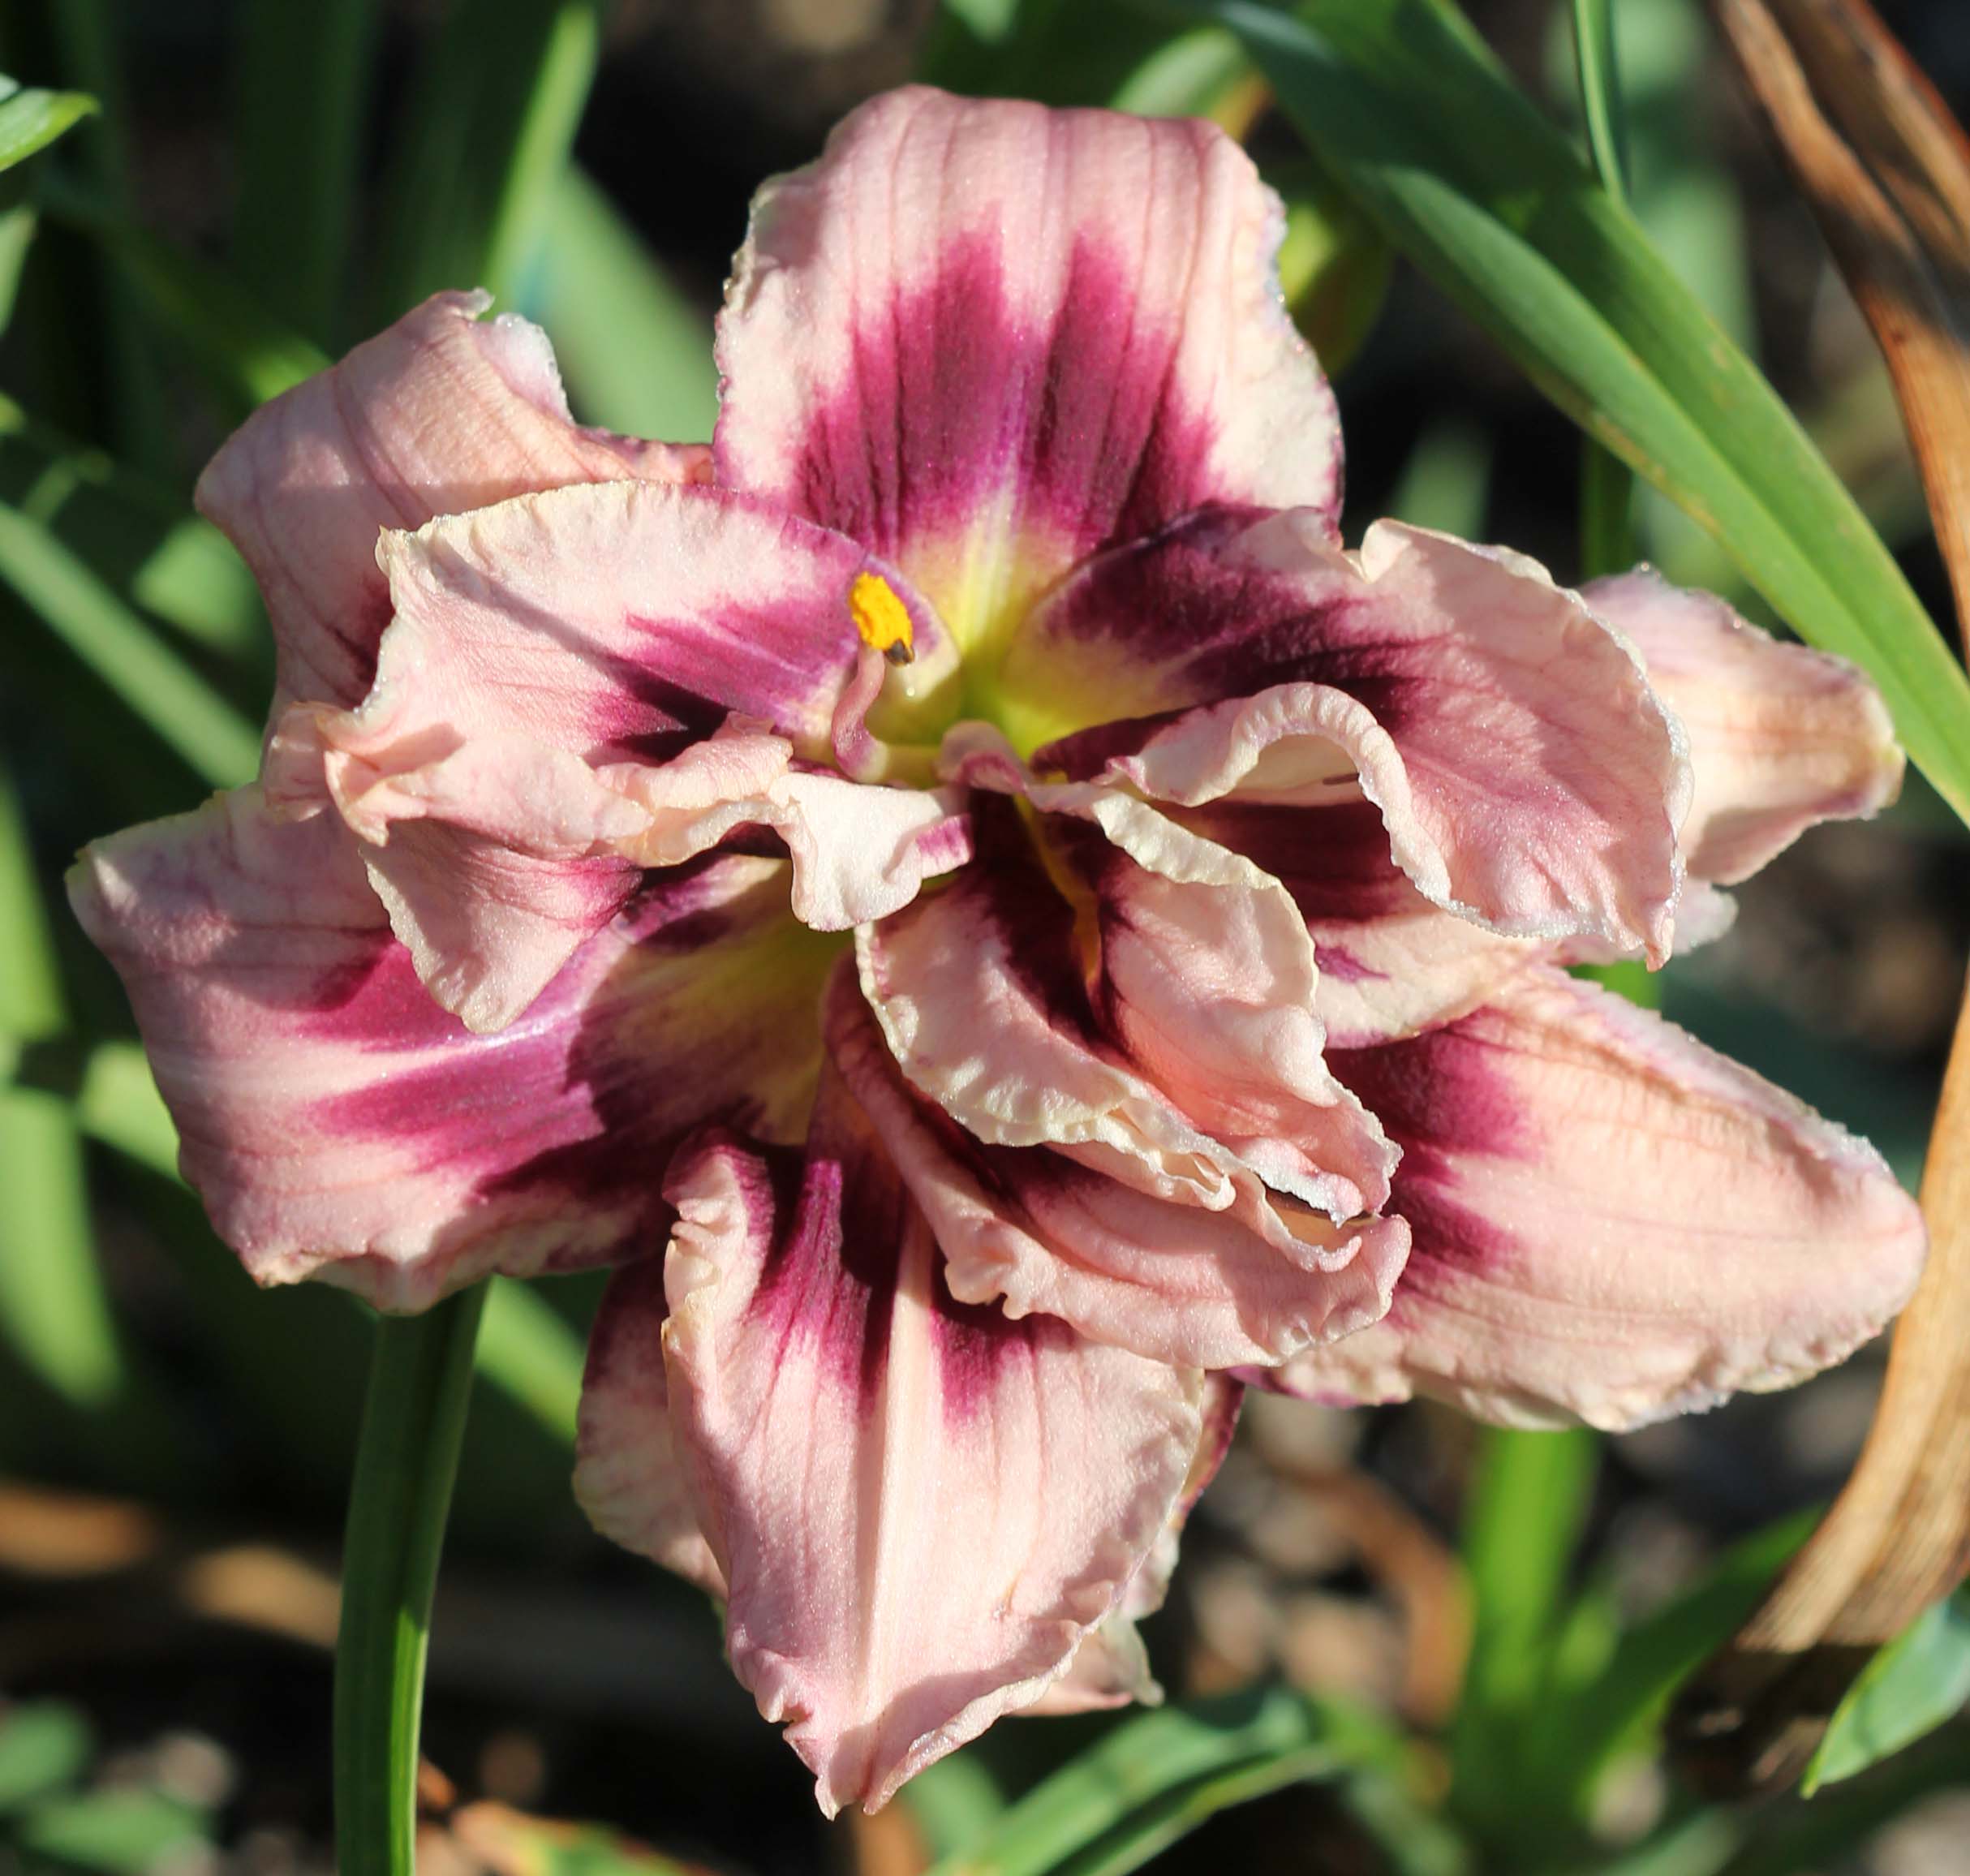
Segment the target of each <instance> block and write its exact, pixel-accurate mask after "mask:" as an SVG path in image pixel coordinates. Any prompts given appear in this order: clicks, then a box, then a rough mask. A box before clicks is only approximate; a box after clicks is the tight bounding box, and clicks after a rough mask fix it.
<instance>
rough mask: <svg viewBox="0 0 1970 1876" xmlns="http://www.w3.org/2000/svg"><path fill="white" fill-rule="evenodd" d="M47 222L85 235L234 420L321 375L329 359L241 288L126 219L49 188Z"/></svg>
mask: <svg viewBox="0 0 1970 1876" xmlns="http://www.w3.org/2000/svg"><path fill="white" fill-rule="evenodd" d="M46 207H47V211H48V213H49V217H50V218H51V219H53V220H56V221H59V222H62V223H64V224H65V225H67V226H70V227H72V228H74V229H75V230H78V231H79V232H80V233H81V234H84V235H87V236H88V238H89V239H91V240H92V241H93V242H94V243H96V244H97V247H99V248H100V249H101V252H102V253H103V254H104V256H105V258H106V259H107V260H109V261H110V264H111V265H113V266H114V267H115V268H116V269H117V270H118V273H119V274H120V275H121V277H122V278H123V280H124V281H125V282H126V283H127V285H128V286H129V288H130V290H131V292H132V294H133V295H135V297H136V299H137V300H138V301H139V303H140V304H141V305H142V306H143V307H144V309H145V311H146V312H148V314H149V315H150V316H151V317H152V319H153V320H154V321H156V322H157V325H158V326H159V327H161V329H163V330H165V331H166V332H168V333H170V335H171V337H172V338H174V339H175V340H177V342H179V344H180V345H181V346H183V348H184V349H185V351H187V353H188V354H189V355H191V357H192V358H193V359H196V361H197V363H198V364H200V366H201V367H202V368H203V369H204V372H205V375H206V376H207V378H208V379H209V381H210V382H211V383H212V385H213V387H214V388H215V389H217V391H218V393H219V394H220V395H221V397H222V398H224V399H226V401H227V402H228V404H229V405H230V407H231V414H234V415H239V414H243V413H244V412H245V411H250V410H252V408H253V407H255V406H256V405H257V404H262V403H265V402H266V400H267V399H268V398H273V397H277V396H279V394H281V393H282V391H284V390H286V389H289V388H290V386H292V385H298V384H299V382H300V381H302V379H303V378H305V377H309V376H312V375H313V374H314V373H315V372H318V371H320V370H322V369H324V368H325V367H326V365H327V364H328V362H329V361H328V359H326V357H325V356H324V355H323V354H322V353H321V352H320V351H318V350H317V349H316V347H315V346H313V345H312V344H310V343H309V342H308V340H306V339H305V338H302V337H301V336H300V334H299V333H296V332H295V331H294V330H292V329H290V327H289V326H288V325H286V323H285V322H284V321H282V320H281V319H279V318H277V316H275V315H274V314H273V312H269V310H268V308H266V307H265V305H264V304H263V303H261V302H260V299H258V298H257V297H256V295H254V294H253V293H252V291H251V290H249V289H248V288H247V286H245V285H244V284H243V282H240V281H239V280H238V279H235V278H234V277H233V276H232V275H231V274H230V273H227V272H226V270H225V269H223V268H219V267H214V266H213V265H211V264H210V263H209V262H208V261H204V260H200V259H199V258H198V256H196V255H194V254H191V253H188V252H187V251H186V250H185V249H183V248H182V247H178V246H176V245H175V244H174V243H172V242H170V241H166V240H165V239H162V238H161V237H160V236H158V235H153V234H151V233H150V232H149V231H148V230H147V229H144V228H140V227H138V226H136V225H135V223H133V222H128V221H126V220H125V219H123V217H120V216H119V215H118V214H116V213H114V211H112V210H110V209H107V208H105V207H104V206H103V205H102V204H101V203H99V202H97V201H95V200H92V199H91V198H90V197H89V196H86V195H85V194H84V193H82V192H81V191H77V190H73V189H53V190H50V191H49V192H48V194H47V196H46Z"/></svg>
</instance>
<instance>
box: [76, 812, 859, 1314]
mask: <svg viewBox="0 0 1970 1876" xmlns="http://www.w3.org/2000/svg"><path fill="white" fill-rule="evenodd" d="M785 871H786V869H785V866H784V864H781V863H776V862H772V861H769V860H763V859H751V858H729V859H724V860H720V861H718V862H716V863H709V864H706V865H703V866H701V867H698V868H695V869H692V870H689V871H683V872H681V873H678V874H673V875H670V876H665V877H662V878H660V879H653V880H652V881H651V882H650V884H649V886H648V888H647V892H646V893H645V894H644V896H643V897H641V898H639V900H638V901H636V902H635V903H634V905H632V906H630V908H628V909H627V910H626V911H625V913H624V914H622V916H621V917H620V918H619V919H617V921H616V922H615V923H613V924H611V925H609V926H608V927H605V928H604V930H602V931H601V932H598V933H597V934H596V936H595V937H594V938H592V939H591V940H589V941H588V943H587V944H586V945H584V946H583V948H582V949H580V950H579V952H578V953H576V955H575V957H574V958H573V959H572V960H571V961H570V964H569V966H568V967H567V968H566V970H564V971H563V972H562V973H561V976H560V977H559V978H558V979H557V980H556V982H555V983H554V984H553V987H552V988H551V989H550V990H549V991H548V993H547V994H546V995H545V996H543V997H542V998H541V999H540V1000H539V1001H538V1002H537V1003H536V1005H534V1006H533V1008H532V1009H531V1010H530V1011H529V1012H528V1013H527V1017H526V1018H525V1019H524V1020H523V1022H518V1023H516V1024H515V1025H514V1026H513V1027H511V1028H510V1029H508V1030H507V1031H505V1032H503V1033H502V1034H501V1035H499V1036H497V1037H496V1038H483V1037H475V1036H474V1035H471V1034H469V1033H468V1032H467V1031H465V1030H464V1029H463V1028H462V1026H460V1025H459V1023H458V1021H457V1019H456V1018H453V1017H451V1016H449V1015H447V1014H446V1013H445V1012H444V1011H443V1010H441V1009H439V1008H438V1007H437V1005H435V1004H433V1003H432V1001H431V1000H430V998H429V997H428V996H426V995H425V993H424V989H423V987H421V986H420V985H419V983H418V981H417V979H416V976H415V973H414V972H413V970H412V969H411V959H410V957H409V955H408V953H406V951H405V950H404V949H402V946H400V945H399V944H396V943H395V942H394V940H393V939H392V938H391V936H390V933H389V927H388V926H387V925H386V924H385V922H384V914H383V910H382V908H381V906H379V905H378V904H377V902H376V898H375V896H374V895H373V894H372V893H371V891H370V890H369V888H368V883H367V881H366V880H365V879H364V876H363V868H362V866H361V863H360V862H359V859H358V858H357V857H356V854H355V850H354V845H353V843H352V842H351V841H350V840H349V838H348V837H347V835H346V833H344V832H343V831H342V828H341V826H340V824H339V823H338V821H336V820H334V818H333V816H329V815H320V816H316V817H315V818H314V819H312V820H305V821H299V822H296V821H289V820H276V819H273V818H272V817H270V816H269V815H267V813H266V812H265V810H264V809H263V808H262V807H261V805H260V801H259V798H258V793H257V791H256V790H244V791H242V792H241V793H239V794H233V795H226V796H222V797H220V798H218V799H217V800H216V801H215V802H212V803H211V804H209V806H208V807H204V808H203V809H201V810H200V811H198V812H197V813H196V814H192V815H183V816H181V817H179V818H178V819H177V820H170V821H164V822H161V823H158V824H155V825H153V826H151V827H147V828H135V829H133V830H131V832H128V833H122V834H118V835H116V836H114V837H112V838H110V839H109V840H106V841H100V842H98V843H97V845H95V846H93V847H92V848H91V849H90V850H89V851H88V854H86V855H85V856H84V861H83V863H82V864H81V866H80V867H78V868H77V870H76V871H75V874H74V875H73V876H71V894H72V897H73V898H74V901H75V910H76V912H77V914H78V915H79V916H80V919H81V921H82V923H83V924H84V927H85V928H86V929H87V930H88V933H89V935H90V936H91V937H92V938H93V939H94V940H95V941H96V942H97V944H99V945H101V947H102V949H103V950H104V951H105V952H106V953H108V955H109V957H110V961H111V962H112V963H114V965H115V966H116V967H117V969H118V971H119V972H120V973H121V975H122V976H123V981H124V983H125V986H126V987H127V990H128V992H129V993H130V998H131V1004H132V1005H133V1006H134V1008H135V1011H136V1013H137V1021H138V1026H139V1028H140V1031H142V1034H143V1037H144V1047H145V1049H146V1051H147V1052H148V1055H149V1057H150V1061H151V1065H152V1067H153V1071H154V1072H155V1074H156V1075H157V1082H158V1086H159V1087H160V1089H161V1091H162V1092H163V1095H164V1097H165V1100H166V1105H167V1106H169V1108H170V1110H171V1112H172V1116H173V1117H174V1120H175V1121H177V1124H178V1128H179V1136H180V1139H181V1142H182V1164H183V1168H184V1172H185V1176H186V1177H187V1179H188V1180H190V1181H191V1184H192V1185H194V1186H196V1188H197V1189H198V1190H199V1192H200V1194H201V1196H202V1197H203V1198H204V1201H205V1203H206V1207H207V1209H208V1210H209V1211H210V1213H211V1215H212V1218H213V1224H214V1225H215V1227H216V1228H217V1230H218V1233H219V1235H220V1236H221V1237H222V1238H224V1239H225V1240H226V1242H227V1243H228V1244H230V1246H232V1247H233V1248H234V1250H237V1251H238V1252H239V1254H240V1255H241V1257H242V1258H243V1260H244V1261H245V1263H246V1265H247V1269H248V1270H249V1271H251V1272H252V1275H253V1276H255V1277H256V1279H257V1280H260V1282H263V1283H286V1282H292V1281H294V1280H297V1279H299V1278H301V1277H304V1276H314V1275H319V1276H324V1277H325V1278H327V1279H328V1280H330V1281H333V1282H336V1283H339V1284H343V1285H345V1286H346V1287H348V1288H350V1289H356V1290H359V1291H360V1292H362V1293H363V1294H364V1295H366V1296H368V1297H369V1298H370V1299H371V1300H372V1302H376V1304H377V1305H378V1306H380V1307H383V1308H386V1309H403V1310H410V1309H416V1308H420V1307H422V1306H424V1305H426V1304H428V1303H429V1302H432V1301H433V1300H435V1298H437V1297H438V1296H440V1295H442V1294H443V1293H445V1291H447V1290H448V1289H454V1288H457V1287H458V1286H460V1285H462V1284H465V1283H467V1282H470V1281H471V1280H474V1279H475V1278H477V1277H479V1276H483V1275H484V1274H485V1273H486V1272H487V1271H488V1270H494V1269H497V1270H503V1271H508V1272H510V1273H512V1274H514V1275H527V1274H531V1273H532V1272H535V1271H542V1270H557V1269H565V1268H572V1267H577V1266H579V1265H582V1264H586V1263H602V1262H609V1261H613V1260H615V1259H620V1258H622V1257H623V1256H625V1255H626V1254H630V1252H632V1251H634V1250H638V1249H640V1248H643V1247H644V1246H647V1244H648V1242H649V1241H650V1240H651V1239H652V1237H653V1236H655V1235H656V1234H660V1233H661V1231H662V1230H663V1228H664V1226H665V1220H666V1217H667V1214H666V1213H665V1209H664V1207H663V1204H662V1202H661V1199H660V1196H659V1194H658V1187H659V1185H660V1180H661V1177H662V1168H663V1165H664V1162H665V1157H666V1155H668V1153H669V1150H670V1147H671V1145H672V1143H673V1142H674V1141H675V1140H676V1139H677V1138H678V1136H679V1134H681V1132H682V1131H683V1130H684V1129H686V1128H688V1127H690V1126H691V1125H695V1123H697V1122H699V1121H703V1120H705V1119H708V1118H712V1117H723V1118H728V1119H731V1120H733V1121H735V1122H736V1123H737V1124H740V1125H746V1126H747V1127H749V1128H751V1129H753V1130H754V1131H755V1132H759V1133H760V1134H765V1135H768V1136H769V1137H772V1138H789V1137H794V1138H797V1137H798V1134H799V1131H800V1129H801V1128H802V1125H803V1124H804V1122H805V1118H806V1108H807V1105H808V1103H809V1101H810V1100H811V1095H812V1090H813V1085H814V1077H815V1072H816V1068H817V1062H818V1052H819V1051H818V1033H817V1028H816V1025H815V1015H814V1013H815V995H816V992H817V991H818V988H819V983H820V982H821V980H822V978H823V977H824V975H825V972H826V970H827V969H828V962H829V959H830V957H831V956H832V953H833V951H834V950H835V949H836V946H835V945H833V944H830V943H828V941H826V940H816V939H815V937H814V936H812V935H811V934H810V933H809V932H806V930H805V929H804V928H803V927H801V926H800V925H799V924H798V923H796V922H795V921H794V919H791V918H790V917H789V915H788V914H787V913H786V910H785V906H786V882H785Z"/></svg>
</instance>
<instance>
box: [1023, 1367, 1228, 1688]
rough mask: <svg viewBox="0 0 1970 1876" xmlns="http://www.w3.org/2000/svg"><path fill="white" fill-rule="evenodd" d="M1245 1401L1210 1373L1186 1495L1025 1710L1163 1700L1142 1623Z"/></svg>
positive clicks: (1158, 1602) (1160, 1598)
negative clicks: (1095, 1623)
mask: <svg viewBox="0 0 1970 1876" xmlns="http://www.w3.org/2000/svg"><path fill="white" fill-rule="evenodd" d="M1244 1399H1245V1388H1244V1386H1243V1384H1242V1383H1240V1382H1238V1381H1237V1380H1235V1379H1232V1376H1230V1375H1206V1376H1205V1377H1204V1436H1203V1438H1202V1439H1201V1440H1199V1441H1198V1448H1197V1452H1196V1453H1195V1455H1194V1456H1193V1458H1192V1459H1191V1461H1190V1471H1189V1477H1188V1478H1185V1481H1184V1489H1183V1495H1182V1497H1181V1498H1180V1499H1179V1500H1177V1501H1176V1509H1175V1510H1174V1511H1172V1512H1171V1514H1170V1520H1169V1522H1168V1524H1166V1525H1164V1527H1163V1534H1162V1535H1161V1536H1160V1537H1159V1538H1157V1540H1156V1545H1155V1549H1154V1550H1152V1551H1151V1552H1150V1554H1149V1555H1147V1556H1146V1557H1145V1558H1144V1559H1143V1560H1142V1567H1141V1568H1139V1569H1138V1570H1137V1572H1136V1573H1135V1574H1134V1575H1133V1577H1130V1578H1129V1587H1128V1588H1127V1589H1126V1590H1124V1591H1123V1593H1122V1599H1121V1601H1120V1603H1119V1604H1118V1605H1117V1606H1116V1608H1115V1611H1114V1612H1113V1613H1112V1614H1111V1615H1109V1616H1107V1617H1106V1618H1105V1619H1104V1620H1103V1621H1102V1622H1101V1624H1100V1625H1099V1627H1097V1628H1095V1629H1094V1630H1092V1631H1091V1632H1090V1633H1089V1635H1088V1637H1087V1638H1086V1640H1085V1641H1083V1642H1082V1644H1081V1646H1080V1648H1079V1649H1078V1650H1077V1651H1076V1653H1075V1654H1074V1659H1073V1665H1072V1666H1071V1667H1069V1669H1068V1671H1067V1672H1066V1673H1065V1674H1064V1675H1062V1676H1060V1679H1059V1680H1056V1681H1055V1682H1054V1684H1053V1685H1052V1686H1051V1687H1050V1688H1048V1689H1047V1691H1046V1692H1045V1693H1043V1694H1042V1695H1041V1696H1040V1697H1039V1699H1038V1700H1036V1701H1035V1702H1034V1703H1033V1705H1032V1706H1029V1707H1026V1708H1025V1709H1023V1710H1024V1711H1025V1712H1026V1713H1028V1714H1032V1715H1047V1714H1061V1713H1092V1712H1098V1711H1099V1710H1102V1709H1103V1708H1107V1707H1116V1706H1128V1705H1129V1702H1132V1701H1140V1702H1142V1704H1143V1705H1144V1706H1159V1705H1160V1704H1161V1703H1162V1700H1163V1689H1162V1688H1161V1687H1160V1686H1159V1685H1157V1683H1156V1680H1155V1677H1154V1676H1152V1675H1151V1672H1150V1671H1149V1652H1148V1650H1146V1648H1144V1646H1142V1636H1141V1634H1140V1633H1138V1630H1137V1628H1136V1624H1137V1623H1138V1622H1139V1621H1140V1620H1142V1618H1143V1617H1144V1616H1153V1615H1154V1614H1155V1612H1156V1611H1157V1610H1159V1609H1160V1608H1161V1607H1163V1603H1164V1598H1165V1597H1166V1596H1167V1595H1168V1594H1169V1588H1170V1578H1171V1577H1172V1575H1173V1574H1175V1573H1176V1549H1177V1540H1178V1539H1179V1538H1181V1536H1182V1535H1183V1527H1184V1525H1185V1524H1186V1523H1187V1522H1188V1521H1189V1517H1190V1513H1191V1512H1192V1511H1193V1510H1194V1508H1196V1505H1197V1501H1198V1499H1200V1498H1201V1497H1202V1495H1203V1493H1204V1488H1205V1487H1207V1485H1209V1484H1210V1483H1211V1480H1212V1479H1213V1478H1215V1477H1216V1476H1217V1471H1218V1468H1219V1466H1220V1465H1223V1464H1224V1455H1225V1454H1226V1453H1227V1452H1229V1451H1230V1450H1231V1443H1232V1434H1234V1433H1235V1432H1236V1431H1237V1427H1238V1409H1239V1407H1240V1405H1241V1404H1242V1403H1243V1401H1244Z"/></svg>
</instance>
